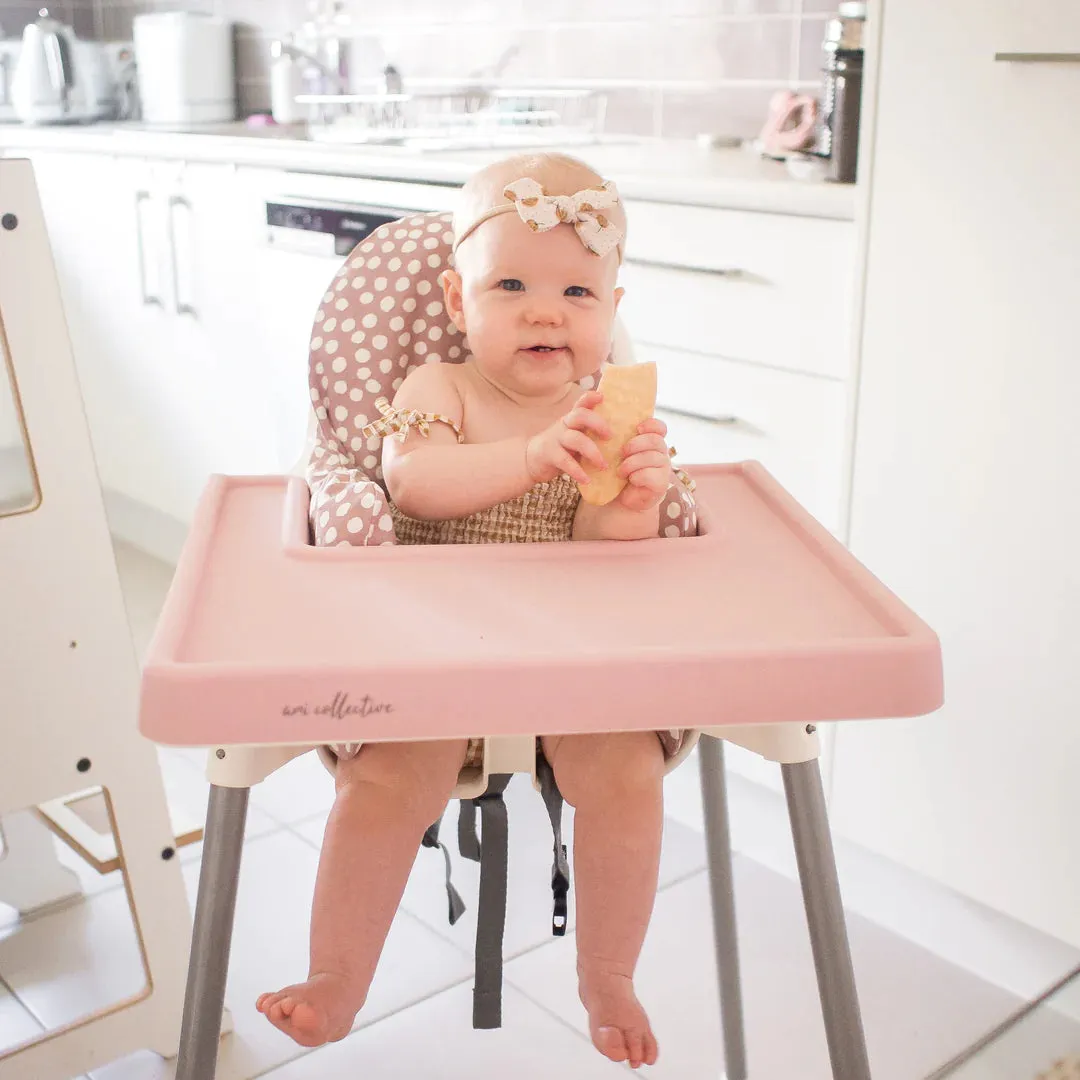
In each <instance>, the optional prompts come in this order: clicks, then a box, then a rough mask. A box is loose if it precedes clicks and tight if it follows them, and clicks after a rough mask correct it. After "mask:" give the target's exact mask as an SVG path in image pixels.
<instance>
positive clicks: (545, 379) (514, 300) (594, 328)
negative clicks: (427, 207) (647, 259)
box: [444, 214, 622, 398]
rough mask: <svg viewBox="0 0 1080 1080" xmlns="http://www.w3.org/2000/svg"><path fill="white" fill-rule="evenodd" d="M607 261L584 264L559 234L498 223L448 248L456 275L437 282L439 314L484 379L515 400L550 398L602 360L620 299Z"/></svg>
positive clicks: (614, 269) (586, 258)
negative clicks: (441, 294) (442, 308)
mask: <svg viewBox="0 0 1080 1080" xmlns="http://www.w3.org/2000/svg"><path fill="white" fill-rule="evenodd" d="M617 259H618V256H617V255H616V254H615V252H611V253H610V254H608V255H606V256H604V257H603V258H600V257H599V256H597V255H594V254H593V253H592V252H591V251H589V250H588V249H587V248H586V247H585V245H584V244H582V242H581V240H580V239H578V236H577V234H576V233H575V232H574V230H573V228H572V227H570V226H569V225H559V226H556V227H555V228H554V229H551V230H549V231H548V232H544V233H532V232H530V231H529V229H528V227H527V226H526V225H525V224H524V223H523V222H522V221H521V219H520V218H519V217H518V216H517V214H500V215H499V216H497V217H495V218H492V219H491V220H490V221H486V222H484V224H483V225H481V226H480V227H479V228H478V229H477V230H476V232H474V233H473V234H472V235H471V236H469V237H468V239H467V240H466V241H465V242H464V243H463V244H462V245H461V247H460V248H459V249H458V254H457V263H458V270H457V271H456V272H455V271H449V272H448V273H447V275H446V279H445V281H444V289H445V291H446V301H447V311H448V312H449V314H450V316H451V318H453V320H454V322H455V324H456V325H457V327H458V329H460V330H462V331H463V332H465V333H466V334H468V336H469V347H470V349H471V350H472V354H473V357H474V359H475V361H476V364H477V366H478V367H479V368H480V370H481V371H482V372H483V374H484V375H485V376H487V377H488V378H489V379H491V380H492V381H493V382H494V383H496V384H497V385H499V386H501V387H503V388H504V389H507V390H511V391H513V392H515V393H516V394H521V395H524V396H528V397H537V398H544V397H555V396H557V395H558V394H559V393H560V392H565V388H566V385H567V384H568V383H571V382H576V381H577V380H579V379H581V378H584V377H585V376H586V375H590V374H592V372H594V371H596V370H597V369H598V368H599V367H600V365H601V364H602V363H603V362H604V360H606V359H607V356H608V353H609V352H610V349H611V330H612V324H613V322H614V319H615V309H616V308H617V307H618V303H619V299H620V297H621V296H622V289H616V288H615V279H616V275H617V273H618V261H617ZM455 293H456V294H457V295H455Z"/></svg>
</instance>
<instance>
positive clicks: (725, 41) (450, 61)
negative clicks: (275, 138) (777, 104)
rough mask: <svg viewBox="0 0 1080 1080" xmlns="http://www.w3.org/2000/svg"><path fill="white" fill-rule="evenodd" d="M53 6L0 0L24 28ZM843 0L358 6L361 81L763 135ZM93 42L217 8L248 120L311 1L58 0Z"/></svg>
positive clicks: (14, 27) (815, 65)
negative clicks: (550, 94) (228, 25)
mask: <svg viewBox="0 0 1080 1080" xmlns="http://www.w3.org/2000/svg"><path fill="white" fill-rule="evenodd" d="M41 2H43V0H0V26H2V27H3V29H4V32H5V34H6V35H7V36H15V35H17V34H19V33H21V32H22V28H23V26H24V25H25V23H26V22H27V21H29V20H30V19H32V18H33V17H34V16H35V14H36V12H37V8H38V6H39V4H40V3H41ZM835 2H836V0H662V2H658V0H545V2H544V3H543V4H542V5H538V4H535V3H532V2H527V0H391V2H390V3H381V4H371V3H368V2H367V0H349V4H348V5H347V16H348V25H347V26H346V27H345V28H344V31H343V32H344V33H346V34H347V35H349V36H351V37H353V39H354V42H353V44H354V48H353V51H352V55H353V65H352V66H353V73H354V77H355V79H356V80H357V83H358V84H361V83H363V82H364V81H366V80H370V79H374V78H375V77H376V76H377V75H378V73H379V72H380V71H381V70H382V68H383V67H384V66H385V64H387V63H393V64H394V65H395V66H397V67H398V69H399V70H400V71H401V73H402V74H403V75H404V76H405V78H406V79H407V80H408V79H410V78H416V79H440V78H463V77H469V76H476V75H486V74H490V73H491V71H492V68H493V67H494V66H495V65H497V64H498V63H499V62H500V60H501V61H502V62H503V63H502V68H501V71H502V74H503V76H504V78H506V79H508V80H517V81H523V80H529V81H551V80H558V81H560V82H568V81H569V82H577V81H585V82H588V83H590V84H599V85H601V86H604V87H605V88H606V89H607V90H608V92H609V94H610V101H609V106H608V121H607V129H608V130H609V131H614V132H619V133H629V134H642V135H660V134H663V135H672V136H682V135H693V134H697V133H698V132H702V131H712V132H721V131H722V132H725V133H734V134H747V135H752V134H755V133H756V131H757V130H758V129H759V128H760V126H761V122H762V120H763V118H764V115H765V111H766V107H767V104H768V100H769V97H770V96H771V95H772V94H773V93H774V92H775V91H776V90H778V89H782V88H785V87H803V88H805V87H806V86H809V87H811V88H813V87H814V86H815V85H816V84H818V83H819V82H820V71H819V67H820V46H821V38H822V35H823V33H824V23H825V19H826V17H827V15H828V13H829V12H831V11H832V10H833V9H834V7H835ZM49 6H50V8H51V9H52V10H53V11H54V12H55V13H56V14H57V15H59V16H60V17H61V18H63V19H65V21H68V22H71V23H73V24H74V25H75V27H76V31H77V33H78V34H79V35H80V36H81V37H99V38H107V39H118V38H129V37H130V35H131V21H132V18H133V17H134V16H135V15H136V14H137V13H139V12H140V11H155V10H156V11H161V10H170V9H177V8H184V9H188V10H199V11H214V12H217V13H218V14H221V15H223V16H225V17H226V18H229V19H231V20H232V21H233V22H234V23H236V25H237V69H238V71H237V76H238V77H237V84H238V91H239V100H240V106H241V110H242V112H243V113H244V114H248V113H251V112H254V111H264V110H265V109H266V108H267V107H268V105H269V90H268V80H269V46H270V42H271V41H272V40H273V38H274V37H276V36H278V35H280V34H284V33H287V32H288V31H290V30H298V29H299V28H300V26H301V25H302V23H303V22H304V20H305V18H306V17H307V0H53V2H52V3H50V5H49Z"/></svg>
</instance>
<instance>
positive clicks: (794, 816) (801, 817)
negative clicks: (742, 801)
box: [782, 760, 870, 1080]
mask: <svg viewBox="0 0 1080 1080" xmlns="http://www.w3.org/2000/svg"><path fill="white" fill-rule="evenodd" d="M782 771H783V774H784V792H785V794H786V795H787V805H788V815H789V816H790V818H791V833H792V836H793V837H794V840H795V857H796V860H797V862H798V865H799V879H800V881H801V882H802V891H803V902H804V904H805V905H806V922H807V925H808V926H809V929H810V945H811V948H812V949H813V951H814V967H815V968H816V969H817V980H818V993H819V994H820V995H821V1011H822V1015H823V1016H824V1019H825V1037H826V1039H827V1040H828V1044H829V1059H830V1061H831V1062H832V1071H833V1076H834V1078H835V1080H870V1062H869V1059H868V1057H867V1054H866V1036H865V1034H864V1033H863V1025H862V1015H861V1013H860V1011H859V998H858V994H857V993H856V990H855V970H854V968H853V967H852V963H851V947H850V945H849V944H848V936H847V924H846V923H845V921H844V908H843V904H842V902H841V899H840V883H839V881H838V879H837V874H836V858H835V856H834V854H833V845H832V836H831V834H830V833H829V821H828V815H827V813H826V810H825V792H824V790H823V789H822V786H821V769H820V768H819V767H818V763H817V761H816V760H814V761H804V762H800V763H799V764H797V765H784V766H782Z"/></svg>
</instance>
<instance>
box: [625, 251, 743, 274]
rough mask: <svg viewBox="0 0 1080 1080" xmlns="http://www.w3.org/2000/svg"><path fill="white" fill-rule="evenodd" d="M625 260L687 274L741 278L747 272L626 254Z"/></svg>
mask: <svg viewBox="0 0 1080 1080" xmlns="http://www.w3.org/2000/svg"><path fill="white" fill-rule="evenodd" d="M625 261H626V262H628V263H632V264H633V265H634V266H650V267H652V268H654V269H656V270H682V271H683V272H684V273H687V274H712V275H714V276H715V277H726V278H741V277H746V276H747V272H746V271H745V270H743V269H741V268H740V267H738V266H681V265H680V264H679V263H670V262H662V261H661V260H659V259H638V258H634V257H633V256H627V258H626V260H625Z"/></svg>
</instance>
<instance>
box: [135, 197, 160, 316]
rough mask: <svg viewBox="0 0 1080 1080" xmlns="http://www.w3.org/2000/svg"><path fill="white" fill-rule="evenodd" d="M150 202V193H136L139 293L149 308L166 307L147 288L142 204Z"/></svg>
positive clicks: (136, 244)
mask: <svg viewBox="0 0 1080 1080" xmlns="http://www.w3.org/2000/svg"><path fill="white" fill-rule="evenodd" d="M149 201H150V192H149V191H136V192H135V250H136V253H137V255H138V267H139V291H140V292H141V293H142V302H143V303H144V304H145V305H146V306H147V307H164V306H165V305H164V304H163V303H162V302H161V297H160V296H154V295H153V293H151V292H150V290H149V289H148V288H147V287H146V251H145V250H144V247H143V227H142V204H143V203H144V202H149Z"/></svg>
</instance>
